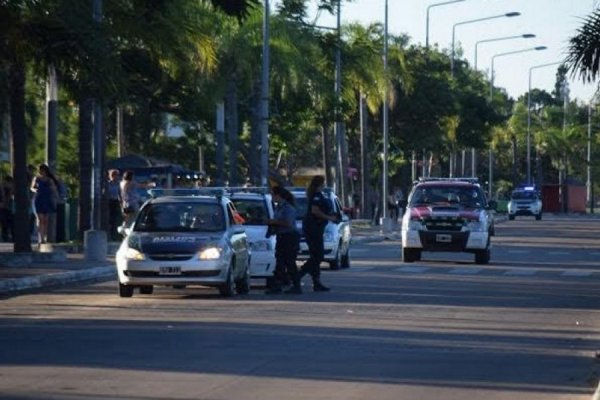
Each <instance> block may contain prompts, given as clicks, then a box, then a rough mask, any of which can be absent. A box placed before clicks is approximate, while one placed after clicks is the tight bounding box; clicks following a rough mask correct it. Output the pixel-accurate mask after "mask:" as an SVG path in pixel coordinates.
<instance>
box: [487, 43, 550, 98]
mask: <svg viewBox="0 0 600 400" xmlns="http://www.w3.org/2000/svg"><path fill="white" fill-rule="evenodd" d="M546 49H547V47H546V46H536V47H529V48H527V49H521V50H514V51H507V52H505V53H498V54H494V56H493V57H492V65H491V68H490V101H492V97H493V95H494V61H495V60H496V58H498V57H504V56H508V55H512V54H519V53H525V52H528V51H540V50H546Z"/></svg>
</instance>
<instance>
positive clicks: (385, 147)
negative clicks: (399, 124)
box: [381, 0, 391, 231]
mask: <svg viewBox="0 0 600 400" xmlns="http://www.w3.org/2000/svg"><path fill="white" fill-rule="evenodd" d="M387 70H388V0H385V17H384V25H383V71H384V75H385V79H386V83H385V93H384V99H383V168H382V171H383V176H382V185H381V186H382V188H381V191H382V193H381V207H382V209H381V211H382V212H381V216H382V221H381V224H382V226H383V230H384V231H390V230H391V221H390V220H389V218H388V207H387V196H388V145H389V144H388V140H389V139H388V129H389V120H388V115H389V114H388V84H387Z"/></svg>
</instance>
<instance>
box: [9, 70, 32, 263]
mask: <svg viewBox="0 0 600 400" xmlns="http://www.w3.org/2000/svg"><path fill="white" fill-rule="evenodd" d="M8 94H9V107H10V132H11V137H12V146H13V147H12V153H13V173H14V184H15V221H16V223H15V228H14V245H13V249H14V252H15V253H23V252H30V251H31V232H30V229H29V228H30V225H29V218H30V215H29V210H30V207H31V204H30V200H29V198H30V196H29V193H30V192H29V184H28V183H29V180H28V179H27V137H26V134H25V66H24V65H23V64H22V63H21V62H18V61H15V62H13V63H11V65H10V67H9V71H8Z"/></svg>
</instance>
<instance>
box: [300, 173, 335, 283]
mask: <svg viewBox="0 0 600 400" xmlns="http://www.w3.org/2000/svg"><path fill="white" fill-rule="evenodd" d="M324 186H325V178H324V177H323V176H322V175H316V176H314V177H313V178H312V180H311V181H310V184H309V185H308V188H307V189H306V198H307V200H308V209H307V210H306V215H305V216H304V219H303V220H302V231H303V232H304V236H305V238H306V244H307V245H308V254H309V256H308V260H306V262H305V263H304V265H303V266H302V268H301V270H300V273H301V276H304V275H305V274H310V276H311V277H312V281H313V290H314V291H315V292H327V291H329V288H328V287H327V286H325V285H323V283H322V282H321V262H322V261H323V258H324V256H325V249H324V243H323V233H324V232H325V226H327V222H328V221H332V222H338V221H339V218H340V217H339V216H337V215H335V214H334V213H333V206H332V204H331V202H330V201H329V199H327V198H326V197H325V195H324V194H323V187H324Z"/></svg>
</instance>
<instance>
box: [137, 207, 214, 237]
mask: <svg viewBox="0 0 600 400" xmlns="http://www.w3.org/2000/svg"><path fill="white" fill-rule="evenodd" d="M224 229H225V221H224V218H223V210H222V209H221V207H220V206H219V205H218V204H208V203H207V204H186V203H155V204H148V205H147V206H146V207H144V208H143V209H142V210H141V211H140V215H139V216H138V218H137V221H136V224H135V227H134V231H138V232H218V231H222V230H224Z"/></svg>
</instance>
